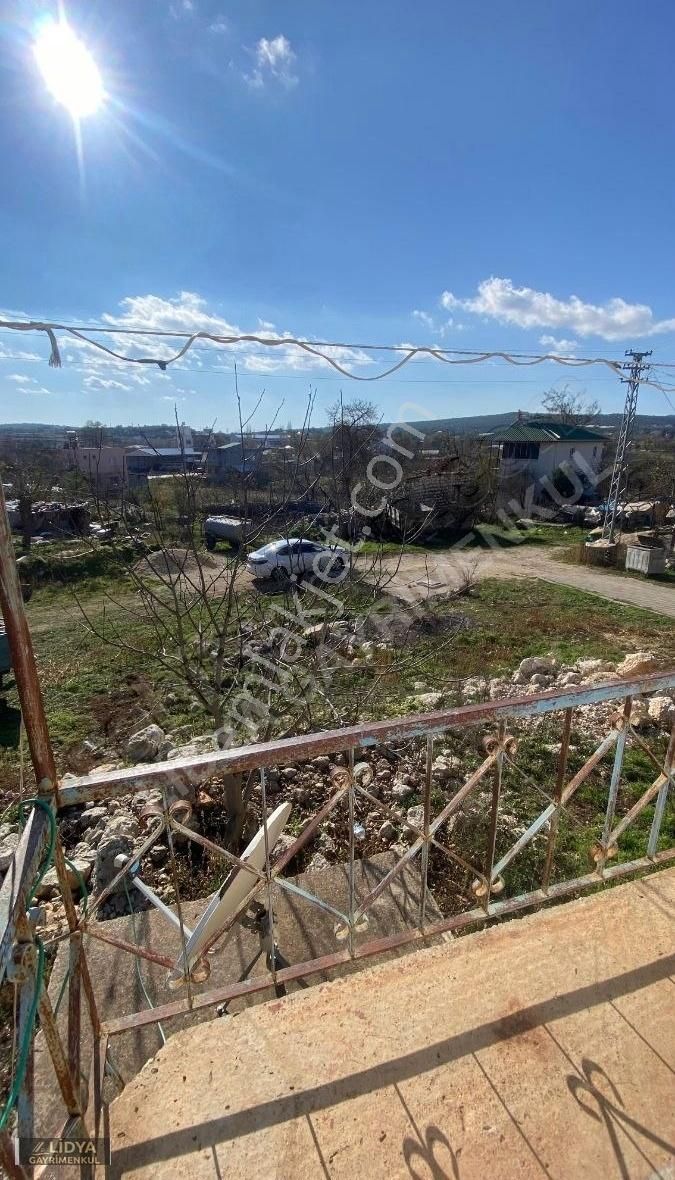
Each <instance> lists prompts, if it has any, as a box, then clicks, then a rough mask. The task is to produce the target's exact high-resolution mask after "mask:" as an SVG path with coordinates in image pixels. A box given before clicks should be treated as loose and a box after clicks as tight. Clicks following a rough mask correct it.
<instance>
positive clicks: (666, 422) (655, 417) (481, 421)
mask: <svg viewBox="0 0 675 1180" xmlns="http://www.w3.org/2000/svg"><path fill="white" fill-rule="evenodd" d="M526 416H527V415H526ZM530 416H531V417H534V416H535V415H534V414H532V415H530ZM536 416H537V417H538V418H541V417H543V416H544V415H542V414H537V415H536ZM517 417H518V411H517V410H508V411H506V412H505V413H502V414H474V415H470V416H468V417H464V418H433V419H427V420H424V421H421V422H410V423H409V425H410V426H415V427H416V428H417V429H418V430H421V431H423V433H424V434H433V433H434V431H436V430H443V431H449V432H450V433H451V434H485V433H487V431H489V430H496V428H497V427H498V426H508V424H509V423H510V422H513V421H514V419H515V418H517ZM620 421H621V414H597V415H596V416H595V418H594V419H593V424H594V425H596V426H607V427H617V426H618V425H619V423H620ZM636 421H637V428H638V431H640V432H643V431H650V430H673V431H675V414H638V415H637V419H636ZM383 425H385V426H386V425H387V423H383ZM313 429H314V430H316V432H317V433H323V432H324V431H325V430H327V429H328V428H327V427H325V426H317V427H314V428H313ZM66 430H76V431H77V433H78V434H79V435H82V434H84V432H85V431H86V427H83V426H74V427H70V426H65V425H64V426H51V425H49V424H48V423H44V422H10V423H6V424H3V423H0V438H14V439H18V438H32V439H36V440H39V441H44V442H45V443H47V442H48V441H50V440H51V441H52V443H54V442H57V440H58V442H59V443H62V442H64V441H65V433H66ZM196 433H197V434H201V433H202V432H201V431H199V430H197V431H196ZM175 436H176V427H175V426H174V425H172V424H168V423H156V424H155V425H148V426H106V427H105V428H104V437H105V441H106V443H108V444H110V443H117V444H118V445H119V444H122V445H125V444H129V443H144V442H145V441H146V440H147V439H152V441H153V442H154V443H155V445H157V446H159V445H161V444H162V441H163V440H168V441H166V442H165V444H164V445H167V446H168V445H171V443H172V442H173V439H175Z"/></svg>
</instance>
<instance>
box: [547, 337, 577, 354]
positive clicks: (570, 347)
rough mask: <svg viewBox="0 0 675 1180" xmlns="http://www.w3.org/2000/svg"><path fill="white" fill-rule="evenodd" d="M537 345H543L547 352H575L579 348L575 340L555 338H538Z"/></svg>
mask: <svg viewBox="0 0 675 1180" xmlns="http://www.w3.org/2000/svg"><path fill="white" fill-rule="evenodd" d="M539 343H540V344H543V346H544V348H545V349H547V351H548V352H566V353H570V352H575V351H576V349H577V348H578V347H579V344H578V342H577V341H576V340H565V339H561V338H560V337H555V336H540V337H539Z"/></svg>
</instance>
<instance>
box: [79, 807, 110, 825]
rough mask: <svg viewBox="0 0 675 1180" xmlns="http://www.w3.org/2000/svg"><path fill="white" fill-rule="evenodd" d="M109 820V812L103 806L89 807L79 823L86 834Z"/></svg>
mask: <svg viewBox="0 0 675 1180" xmlns="http://www.w3.org/2000/svg"><path fill="white" fill-rule="evenodd" d="M107 818H108V810H107V808H106V807H104V806H103V805H102V804H99V805H98V806H94V807H87V808H85V810H84V811H83V812H82V815H81V816H80V818H79V821H78V827H79V829H80V831H81V832H86V830H87V828H95V827H96V825H97V824H98V823H100V821H101V820H105V819H107Z"/></svg>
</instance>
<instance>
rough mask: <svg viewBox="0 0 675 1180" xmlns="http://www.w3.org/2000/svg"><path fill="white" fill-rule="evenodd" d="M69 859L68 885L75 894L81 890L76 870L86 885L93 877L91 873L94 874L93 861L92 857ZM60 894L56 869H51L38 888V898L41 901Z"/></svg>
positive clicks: (73, 857)
mask: <svg viewBox="0 0 675 1180" xmlns="http://www.w3.org/2000/svg"><path fill="white" fill-rule="evenodd" d="M68 859H69V860H70V862H71V863H70V864H66V874H67V877H68V884H69V886H70V888H71V890H72V891H73V892H74V893H75V892H77V891H78V890H79V888H80V882H79V880H78V877H77V873H76V872H75V870H76V869H77V871H78V872H79V873H80V875H81V877H82V880H83V881H84V883H85V885H86V883H87V881H88V880H89V878H90V877H91V873H92V867H93V865H92V860H91V858H90V857H87V858H86V859H85V858H84V857H81V856H70V857H69V858H68ZM72 866H74V867H72ZM58 892H59V879H58V877H57V875H56V869H55V868H51V869H49V871H48V872H46V873H45V875H44V877H43V878H42V880H41V882H40V884H39V886H38V889H37V893H36V897H37V898H39V899H41V898H45V897H54V895H55V894H56V893H58Z"/></svg>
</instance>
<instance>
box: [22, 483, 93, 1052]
mask: <svg viewBox="0 0 675 1180" xmlns="http://www.w3.org/2000/svg"><path fill="white" fill-rule="evenodd" d="M0 611H2V615H3V618H4V621H5V628H6V631H7V639H8V641H9V649H10V652H11V656H12V665H13V667H14V675H15V678H16V685H17V691H18V693H19V701H20V702H21V715H22V717H23V723H24V726H25V728H26V734H27V736H28V746H29V748H30V754H31V760H32V763H33V770H34V772H35V779H36V782H37V787H38V791H39V793H40V794H41V795H44V796H45V798H49V797H51V798H52V799H53V800H54V803H55V805H58V802H59V799H58V780H57V774H56V764H55V762H54V753H53V750H52V746H51V741H50V738H49V728H48V726H47V717H46V714H45V707H44V700H43V698H42V690H41V688H40V680H39V677H38V673H37V667H36V664H35V653H34V651H33V642H32V640H31V635H30V630H29V627H28V620H27V618H26V611H25V608H24V603H23V596H22V593H21V583H20V581H19V573H18V570H17V568H16V560H15V557H14V545H13V543H12V534H11V530H10V527H9V520H8V517H7V506H6V504H5V495H4V491H3V489H2V482H1V481H0ZM54 867H55V868H56V874H57V877H58V881H59V888H60V890H61V896H62V898H63V906H64V909H65V911H66V919H67V922H68V927H69V929H70V930H71V932H72V931H73V930H76V929H77V914H76V911H75V906H74V905H73V899H72V896H71V893H70V885H69V884H68V873H67V870H66V862H65V857H64V854H63V847H62V845H61V841H60V839H59V837H58V834H57V838H56V844H55V847H54ZM82 982H83V985H84V989H85V993H86V996H87V1002H88V1004H89V1012H90V1016H91V1022H92V1025H94V1027H95V1028H96V1029H97V1030H98V1029H99V1028H100V1021H99V1018H98V1012H97V1010H96V1001H95V998H94V989H93V987H92V985H91V979H90V977H89V971H88V969H87V964H86V962H85V960H84V959H83V960H82Z"/></svg>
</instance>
